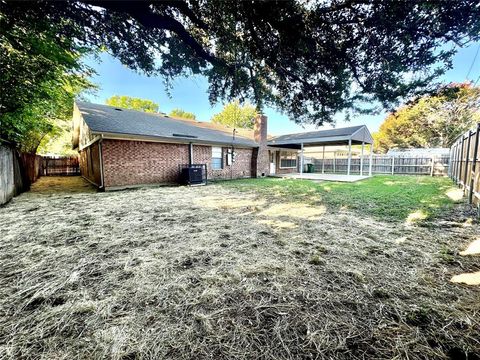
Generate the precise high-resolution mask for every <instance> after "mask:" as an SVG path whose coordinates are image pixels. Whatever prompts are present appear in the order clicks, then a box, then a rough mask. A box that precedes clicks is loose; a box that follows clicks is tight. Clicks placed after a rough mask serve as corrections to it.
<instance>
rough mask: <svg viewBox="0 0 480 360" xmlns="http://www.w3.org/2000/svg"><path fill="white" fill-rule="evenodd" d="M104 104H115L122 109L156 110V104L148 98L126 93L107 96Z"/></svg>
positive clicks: (150, 111)
mask: <svg viewBox="0 0 480 360" xmlns="http://www.w3.org/2000/svg"><path fill="white" fill-rule="evenodd" d="M105 104H107V105H110V106H116V107H120V108H124V109H132V110H138V111H143V112H148V113H156V112H158V108H159V106H158V104H157V103H156V102H153V101H152V100H148V99H141V98H136V97H131V96H126V95H114V96H112V97H109V98H108V99H107V100H106V101H105Z"/></svg>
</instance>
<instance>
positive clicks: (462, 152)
mask: <svg viewBox="0 0 480 360" xmlns="http://www.w3.org/2000/svg"><path fill="white" fill-rule="evenodd" d="M479 134H480V123H478V124H477V127H476V128H475V129H472V130H469V131H467V132H466V133H465V134H463V135H462V136H460V137H459V138H458V139H457V140H456V141H455V143H454V144H453V145H452V147H451V148H450V160H451V163H452V169H451V171H450V172H449V176H450V178H451V179H452V180H453V181H454V182H455V183H456V184H457V185H459V186H460V187H461V188H462V189H463V191H464V193H465V194H466V195H467V196H468V201H469V203H470V204H475V205H477V206H479V208H480V164H479V161H480V154H479V152H480V145H479V137H480V135H479Z"/></svg>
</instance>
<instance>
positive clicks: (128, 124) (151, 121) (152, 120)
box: [76, 101, 258, 147]
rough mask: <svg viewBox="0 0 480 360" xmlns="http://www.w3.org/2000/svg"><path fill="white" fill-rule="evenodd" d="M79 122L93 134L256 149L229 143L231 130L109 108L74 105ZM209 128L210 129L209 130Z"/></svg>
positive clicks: (245, 142)
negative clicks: (84, 123)
mask: <svg viewBox="0 0 480 360" xmlns="http://www.w3.org/2000/svg"><path fill="white" fill-rule="evenodd" d="M76 104H77V106H78V108H79V110H80V112H81V113H82V116H83V119H84V120H85V122H86V123H87V125H88V127H89V128H90V130H91V131H92V132H93V133H98V134H119V135H129V136H135V135H137V136H139V137H142V136H147V137H158V138H160V139H165V140H169V141H172V140H177V141H179V142H193V143H212V144H233V145H238V146H247V147H258V144H257V143H256V142H255V141H254V140H253V139H252V138H247V137H244V136H240V135H238V134H237V135H236V136H235V141H232V140H233V139H232V129H229V128H226V127H225V128H224V129H220V127H218V128H217V129H212V128H208V127H209V126H210V125H209V126H204V124H205V125H206V123H200V122H197V121H188V120H179V119H174V118H171V117H166V116H162V115H160V114H151V113H144V112H141V111H136V110H127V109H118V108H115V107H113V106H108V105H100V104H92V103H88V102H83V101H77V102H76ZM210 127H212V126H210Z"/></svg>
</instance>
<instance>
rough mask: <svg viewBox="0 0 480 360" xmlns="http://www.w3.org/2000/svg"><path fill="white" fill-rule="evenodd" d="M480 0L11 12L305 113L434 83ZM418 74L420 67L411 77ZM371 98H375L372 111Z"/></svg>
mask: <svg viewBox="0 0 480 360" xmlns="http://www.w3.org/2000/svg"><path fill="white" fill-rule="evenodd" d="M477 5H478V0H448V1H447V0H439V1H411V0H391V1H372V0H325V1H317V2H309V1H299V0H287V1H275V2H266V1H253V2H252V1H249V2H247V1H223V0H211V1H199V0H190V1H181V0H179V1H161V2H158V1H141V2H139V1H95V0H77V1H68V2H50V1H37V2H29V3H25V2H6V5H5V8H7V10H8V12H9V17H11V18H12V21H16V20H17V17H16V16H17V15H18V16H19V17H18V18H21V17H22V16H24V15H22V14H20V13H19V12H18V11H15V9H17V8H21V9H22V12H23V13H24V14H27V15H28V16H27V17H26V19H29V21H31V22H32V26H34V25H35V23H36V22H37V21H39V20H38V19H43V18H48V19H49V21H50V22H52V23H53V24H55V26H57V27H58V28H59V30H58V31H59V33H68V34H69V36H70V37H71V38H72V39H75V41H76V42H77V43H79V44H82V45H84V46H87V47H89V48H106V49H108V51H109V52H110V53H111V54H113V55H114V56H115V57H117V58H118V59H120V61H121V62H122V63H123V64H125V65H127V66H128V67H130V68H132V69H135V70H140V71H143V72H145V73H146V74H149V75H150V74H152V75H153V74H155V75H160V76H163V77H164V78H165V79H166V82H167V84H168V85H171V84H172V79H174V78H175V77H177V76H181V75H190V74H201V75H204V76H205V77H207V78H208V81H209V84H210V87H209V96H210V100H211V101H212V103H213V102H216V101H219V100H225V99H226V100H229V101H230V100H233V99H240V100H241V101H242V102H243V101H244V100H250V101H251V102H252V103H254V104H255V105H256V106H257V107H258V108H259V110H260V109H261V108H262V107H263V106H265V105H269V106H275V107H276V108H277V109H279V110H280V111H282V112H284V113H287V114H288V115H290V117H291V118H292V119H294V120H295V121H297V122H306V123H316V124H321V123H322V122H329V121H332V119H333V115H334V114H335V113H337V112H340V111H346V110H348V109H353V111H354V112H355V111H357V112H365V111H372V110H375V107H376V106H378V105H379V104H380V105H382V106H384V107H388V108H391V107H393V106H395V105H396V104H398V102H399V100H402V99H404V98H411V97H414V96H416V95H418V94H420V93H423V92H425V91H430V90H432V89H433V88H434V87H435V83H434V80H435V78H436V77H437V76H439V75H440V74H442V72H443V71H444V70H445V69H447V68H449V67H450V66H451V61H450V59H451V57H452V55H453V54H454V52H455V51H454V50H449V49H452V47H450V46H449V47H446V46H443V45H444V44H445V43H452V44H456V45H457V46H462V45H464V44H466V43H467V42H469V41H471V40H478V39H479V36H480V35H479V34H480V7H479V6H477ZM412 74H413V76H412ZM365 101H368V102H371V103H372V106H371V108H369V109H365V106H364V104H365Z"/></svg>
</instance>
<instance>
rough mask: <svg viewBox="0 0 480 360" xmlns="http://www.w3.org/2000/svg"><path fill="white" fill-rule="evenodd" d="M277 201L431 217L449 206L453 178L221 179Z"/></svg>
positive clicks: (384, 216)
mask: <svg viewBox="0 0 480 360" xmlns="http://www.w3.org/2000/svg"><path fill="white" fill-rule="evenodd" d="M220 184H221V186H225V187H229V188H234V189H237V190H239V191H252V192H255V193H258V194H259V195H262V196H265V197H267V198H270V197H272V198H276V200H277V201H284V202H303V203H307V204H311V205H320V204H321V205H325V206H327V208H328V209H329V210H330V211H335V210H339V209H350V210H353V211H358V212H360V213H362V214H367V215H370V216H373V217H375V218H378V219H381V220H386V221H406V220H407V219H412V218H417V219H418V220H426V219H431V218H432V217H435V216H438V215H440V214H441V213H442V212H444V211H447V210H449V209H450V208H451V207H452V205H453V204H454V202H455V201H454V200H452V199H451V198H449V197H448V195H447V193H448V192H449V191H451V190H452V189H453V185H452V182H451V181H450V179H448V178H444V177H429V176H398V175H397V176H387V175H379V176H374V177H372V178H369V179H366V180H363V181H359V182H355V183H341V182H314V181H310V180H296V179H281V178H264V179H241V180H233V181H224V182H220Z"/></svg>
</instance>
